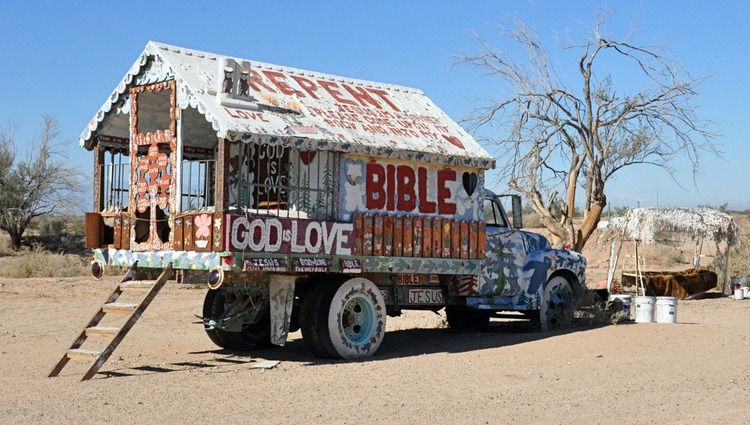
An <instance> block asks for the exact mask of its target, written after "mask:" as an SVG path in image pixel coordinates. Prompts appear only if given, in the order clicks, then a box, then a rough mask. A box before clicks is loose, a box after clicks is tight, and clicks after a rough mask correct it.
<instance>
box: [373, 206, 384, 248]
mask: <svg viewBox="0 0 750 425" xmlns="http://www.w3.org/2000/svg"><path fill="white" fill-rule="evenodd" d="M383 226H384V223H383V216H382V215H380V214H377V215H375V216H374V217H373V218H372V227H373V230H372V255H375V256H380V255H383V251H384V249H383Z"/></svg>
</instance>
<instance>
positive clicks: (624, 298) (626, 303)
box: [609, 294, 633, 320]
mask: <svg viewBox="0 0 750 425" xmlns="http://www.w3.org/2000/svg"><path fill="white" fill-rule="evenodd" d="M632 299H633V297H631V296H630V295H625V294H613V295H610V296H609V300H610V301H615V300H620V301H621V302H622V311H624V312H625V320H630V304H631V300H632Z"/></svg>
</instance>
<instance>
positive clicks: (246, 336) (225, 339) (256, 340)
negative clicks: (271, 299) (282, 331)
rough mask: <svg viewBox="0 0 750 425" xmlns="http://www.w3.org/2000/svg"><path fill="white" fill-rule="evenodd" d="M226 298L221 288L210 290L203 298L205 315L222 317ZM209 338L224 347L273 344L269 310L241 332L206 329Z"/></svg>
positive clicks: (252, 347) (243, 347) (245, 347)
mask: <svg viewBox="0 0 750 425" xmlns="http://www.w3.org/2000/svg"><path fill="white" fill-rule="evenodd" d="M224 303H225V298H224V294H223V293H222V291H221V290H209V291H208V292H207V293H206V298H205V299H204V300H203V317H220V316H221V315H222V314H223V313H224ZM205 330H206V335H208V338H209V339H210V340H211V341H212V342H213V343H214V344H216V345H218V346H219V347H222V348H227V349H230V350H239V351H250V350H254V349H258V348H267V347H270V346H271V319H270V317H269V314H268V312H266V313H265V314H264V315H263V317H262V318H261V319H260V320H259V321H258V322H256V323H251V324H249V325H247V326H245V327H244V328H243V329H242V331H240V332H227V331H225V330H223V329H216V328H214V329H205Z"/></svg>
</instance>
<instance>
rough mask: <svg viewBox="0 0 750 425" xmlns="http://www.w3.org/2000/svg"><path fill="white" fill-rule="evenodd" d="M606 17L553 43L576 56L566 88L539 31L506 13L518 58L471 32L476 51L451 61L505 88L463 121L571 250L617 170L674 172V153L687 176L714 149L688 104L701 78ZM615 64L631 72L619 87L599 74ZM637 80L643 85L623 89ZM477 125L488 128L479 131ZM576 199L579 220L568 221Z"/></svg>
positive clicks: (580, 243)
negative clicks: (616, 34)
mask: <svg viewBox="0 0 750 425" xmlns="http://www.w3.org/2000/svg"><path fill="white" fill-rule="evenodd" d="M607 19H608V15H602V16H600V17H598V18H597V20H596V23H595V25H594V27H593V28H592V29H591V31H590V32H588V33H586V34H584V41H583V42H582V43H575V42H570V43H568V44H567V45H565V46H563V47H562V48H561V51H560V53H561V56H563V54H565V53H571V52H572V53H573V54H574V55H575V57H576V58H577V64H576V65H577V66H576V71H575V72H574V75H573V77H572V79H574V80H576V81H577V83H576V84H574V85H571V84H566V83H565V82H564V80H563V78H561V77H560V75H561V72H559V71H558V69H557V68H556V66H555V65H554V59H555V58H554V57H552V55H550V54H549V53H548V52H547V50H545V48H544V45H543V44H542V42H541V41H540V38H539V36H538V34H537V33H536V32H534V31H533V30H531V29H529V28H528V27H527V26H526V25H525V24H524V22H522V21H521V20H519V19H514V18H511V19H509V21H510V24H511V27H510V28H508V27H500V31H501V34H502V35H503V38H504V40H506V41H509V42H511V43H512V44H514V45H516V46H520V47H521V48H522V50H523V51H524V52H525V53H527V56H526V57H525V59H523V60H518V59H516V58H514V57H513V56H512V55H510V54H508V53H507V52H505V51H502V50H498V49H496V48H495V47H493V46H491V45H490V44H489V43H488V42H487V41H486V40H484V39H481V38H480V37H478V36H477V40H478V42H479V46H480V47H479V54H477V55H471V56H463V57H460V58H458V61H457V62H458V64H463V65H469V66H474V67H476V68H477V69H479V70H481V71H482V72H483V73H485V74H486V75H488V76H492V77H498V78H500V79H501V81H502V82H503V83H504V85H505V86H506V87H507V88H508V93H509V94H508V95H507V97H506V98H504V99H500V100H491V101H489V102H488V104H487V105H485V106H482V107H478V108H477V109H475V111H474V112H473V113H472V115H471V116H470V117H468V119H467V121H468V123H469V124H470V126H471V128H472V130H473V131H474V133H475V135H477V137H478V138H480V139H482V138H484V139H486V140H485V141H486V142H488V143H495V144H497V146H498V152H499V155H498V156H499V157H501V161H498V163H500V164H501V166H500V174H501V179H503V180H505V181H507V182H508V184H509V186H510V188H511V189H512V190H515V191H517V192H519V193H521V194H522V195H523V196H524V197H526V198H527V199H528V200H529V201H530V202H531V206H532V208H533V209H534V210H535V211H536V212H537V213H538V214H539V215H540V217H541V220H542V223H543V224H544V226H545V227H546V228H547V229H548V230H549V231H550V232H551V233H552V234H553V235H554V238H553V239H557V241H556V242H559V241H562V242H569V243H571V245H572V246H573V247H574V249H575V250H578V251H580V250H581V249H583V247H584V245H585V244H586V241H587V240H588V238H589V237H590V236H591V233H592V232H593V231H594V230H595V229H596V226H597V224H598V223H599V220H600V218H601V215H602V211H603V209H604V207H605V206H606V204H607V197H606V195H605V186H606V183H607V182H608V181H609V180H610V179H611V178H612V177H613V176H614V175H615V174H616V173H617V172H618V171H619V170H621V169H623V168H625V167H628V166H631V165H638V164H651V165H655V166H657V167H661V168H662V169H664V170H665V171H666V172H667V173H669V174H670V175H671V176H673V177H674V173H675V169H674V168H672V166H671V165H670V161H672V160H673V159H674V158H675V156H677V155H682V154H684V155H686V156H687V158H688V159H689V161H690V163H691V164H692V168H693V169H692V172H693V173H696V172H698V171H699V169H700V168H699V153H702V152H703V153H705V152H710V153H712V154H716V155H719V154H720V153H719V151H718V150H717V148H716V146H715V144H714V137H715V135H714V134H712V133H711V132H710V131H709V126H710V123H709V122H707V121H704V120H701V119H699V118H698V117H697V116H696V114H695V108H694V107H693V105H692V104H691V103H690V102H691V100H692V98H693V97H694V96H695V95H696V94H697V92H696V86H697V85H698V84H699V83H700V80H697V79H693V78H692V77H690V76H689V75H686V74H685V75H683V73H681V72H680V71H679V66H678V64H677V63H675V62H673V61H672V60H670V59H669V58H667V57H666V56H664V55H663V54H662V52H663V50H664V49H663V47H661V46H641V45H638V44H635V42H634V41H633V39H634V37H633V35H632V34H631V35H628V36H626V37H625V38H624V39H623V40H621V41H617V40H613V39H611V38H610V37H609V36H608V35H607V34H606V22H607ZM614 67H618V68H619V69H620V70H623V69H627V70H630V71H632V72H631V73H630V75H629V76H628V81H620V82H619V83H620V86H621V87H620V88H618V84H617V82H616V81H615V78H614V77H613V76H612V75H611V72H608V69H609V70H610V71H611V70H614ZM641 80H643V81H644V86H643V88H641V89H640V90H638V91H635V92H631V93H626V92H627V87H629V86H630V84H632V83H633V82H634V81H639V82H640V81H641ZM479 129H483V130H489V129H492V130H495V131H494V132H490V131H486V132H485V133H490V135H489V136H485V137H480V136H479V131H478V130H479ZM498 136H499V137H500V138H502V139H500V140H498V139H497V138H496V137H498ZM503 164H504V165H503ZM561 192H562V195H560V193H561ZM580 194H583V199H582V200H580V199H577V196H579V195H580ZM577 202H578V203H579V205H581V206H582V209H583V221H582V222H580V224H578V223H576V222H574V220H573V219H574V217H575V208H576V203H577Z"/></svg>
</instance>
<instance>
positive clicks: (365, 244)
mask: <svg viewBox="0 0 750 425" xmlns="http://www.w3.org/2000/svg"><path fill="white" fill-rule="evenodd" d="M362 229H364V231H363V233H362V255H365V256H367V255H372V252H373V246H372V245H373V234H372V216H371V215H370V214H365V215H363V216H362Z"/></svg>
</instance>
